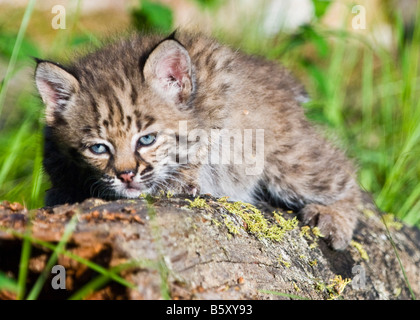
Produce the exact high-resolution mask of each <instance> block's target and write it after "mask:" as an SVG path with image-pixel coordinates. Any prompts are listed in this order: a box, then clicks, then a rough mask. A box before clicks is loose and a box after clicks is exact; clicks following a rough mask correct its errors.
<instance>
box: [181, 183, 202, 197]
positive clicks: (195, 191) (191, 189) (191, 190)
mask: <svg viewBox="0 0 420 320" xmlns="http://www.w3.org/2000/svg"><path fill="white" fill-rule="evenodd" d="M184 192H185V193H186V194H188V195H190V196H193V197H196V196H197V195H199V194H200V188H199V187H198V186H196V185H188V186H186V187H184Z"/></svg>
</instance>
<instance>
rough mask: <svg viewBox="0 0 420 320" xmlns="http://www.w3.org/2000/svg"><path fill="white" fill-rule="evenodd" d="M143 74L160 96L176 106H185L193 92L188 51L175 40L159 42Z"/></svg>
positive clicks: (147, 61)
mask: <svg viewBox="0 0 420 320" xmlns="http://www.w3.org/2000/svg"><path fill="white" fill-rule="evenodd" d="M143 74H144V78H145V80H146V82H148V83H149V84H150V85H151V86H152V87H153V88H154V89H155V90H156V91H157V92H158V93H159V94H160V95H161V96H163V97H164V98H166V99H167V100H169V101H172V102H175V104H177V105H178V106H186V104H187V102H188V99H189V98H190V96H191V94H192V93H193V90H194V88H193V87H194V84H193V78H192V64H191V59H190V56H189V54H188V51H187V50H186V49H185V48H184V47H183V46H182V45H181V44H180V43H179V42H178V41H176V40H172V39H169V40H165V41H163V42H161V43H160V44H159V45H158V46H157V47H156V48H155V49H154V50H153V51H152V52H151V53H150V55H149V57H148V58H147V60H146V63H145V65H144V69H143Z"/></svg>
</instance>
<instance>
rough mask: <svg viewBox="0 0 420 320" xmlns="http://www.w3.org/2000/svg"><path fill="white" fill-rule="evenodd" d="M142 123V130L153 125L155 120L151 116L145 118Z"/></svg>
mask: <svg viewBox="0 0 420 320" xmlns="http://www.w3.org/2000/svg"><path fill="white" fill-rule="evenodd" d="M144 121H145V123H144V127H143V130H144V129H146V128H148V127H150V126H151V125H152V124H153V123H155V122H156V119H155V118H153V117H152V116H145V117H144Z"/></svg>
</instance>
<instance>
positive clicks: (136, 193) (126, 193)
mask: <svg viewBox="0 0 420 320" xmlns="http://www.w3.org/2000/svg"><path fill="white" fill-rule="evenodd" d="M141 193H142V192H141V190H139V189H135V188H126V189H123V190H120V191H119V195H120V196H121V198H130V199H134V198H138V197H140V195H141Z"/></svg>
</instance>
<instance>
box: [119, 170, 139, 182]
mask: <svg viewBox="0 0 420 320" xmlns="http://www.w3.org/2000/svg"><path fill="white" fill-rule="evenodd" d="M134 176H135V173H134V172H133V171H131V170H127V171H123V172H120V173H119V174H118V179H120V180H121V181H122V182H125V183H129V182H132V181H133V178H134Z"/></svg>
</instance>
